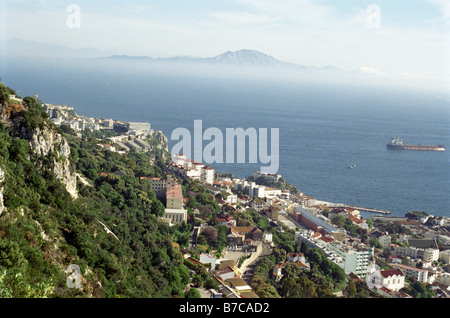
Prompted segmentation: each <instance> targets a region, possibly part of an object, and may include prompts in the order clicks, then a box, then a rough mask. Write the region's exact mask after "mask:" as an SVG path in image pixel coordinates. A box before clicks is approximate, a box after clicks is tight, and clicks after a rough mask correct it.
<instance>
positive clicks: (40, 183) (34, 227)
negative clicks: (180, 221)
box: [0, 86, 197, 297]
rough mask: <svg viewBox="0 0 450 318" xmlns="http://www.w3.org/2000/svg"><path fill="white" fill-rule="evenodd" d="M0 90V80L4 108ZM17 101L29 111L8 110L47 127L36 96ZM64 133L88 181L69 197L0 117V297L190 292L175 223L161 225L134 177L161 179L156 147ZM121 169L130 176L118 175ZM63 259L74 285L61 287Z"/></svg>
mask: <svg viewBox="0 0 450 318" xmlns="http://www.w3.org/2000/svg"><path fill="white" fill-rule="evenodd" d="M3 92H4V86H3V87H2V94H1V96H2V99H3V102H2V105H3V106H5V105H7V104H8V97H7V95H6V94H3ZM9 92H10V91H9V89H8V91H7V93H9ZM3 95H5V96H3ZM24 103H25V104H26V105H25V106H26V110H24V111H22V112H21V113H19V114H15V115H16V116H18V117H20V118H21V122H20V125H19V126H20V127H24V128H25V129H27V130H32V129H35V128H36V127H48V128H49V129H54V127H52V125H51V124H49V123H48V121H47V116H46V115H45V114H44V113H43V112H42V108H41V106H40V105H39V104H38V103H36V101H35V99H34V98H31V97H27V98H24ZM59 132H60V133H62V131H59ZM65 137H66V138H67V139H68V141H69V144H70V146H71V150H72V152H71V161H72V162H73V164H74V166H75V165H76V170H77V171H79V172H80V173H81V174H82V175H83V176H84V179H85V182H79V184H78V189H79V194H80V195H79V197H78V199H76V200H73V199H72V198H71V196H70V195H69V193H68V192H67V191H66V189H65V188H64V186H63V185H62V184H61V183H60V182H59V181H58V180H56V178H55V175H54V174H53V172H51V171H50V170H49V169H45V168H43V169H38V168H37V165H36V164H35V162H32V161H30V156H29V154H30V149H29V147H30V146H29V143H28V142H27V140H25V139H21V138H19V135H18V134H17V132H16V131H13V130H11V131H10V130H9V129H7V128H5V126H4V125H3V124H0V168H1V169H2V170H3V171H4V174H5V182H4V183H3V186H4V190H3V196H4V206H5V208H6V209H5V210H4V211H3V213H2V214H1V216H0V297H172V296H179V297H183V296H187V297H189V296H190V295H191V296H193V297H194V296H197V294H196V293H195V292H194V291H186V289H185V287H186V285H187V284H188V283H189V280H190V278H189V269H188V267H187V266H186V265H185V264H184V260H183V257H182V256H181V254H180V253H179V251H178V250H177V249H176V248H174V247H173V244H172V240H171V237H172V236H173V235H174V231H176V229H171V228H169V227H168V225H166V224H164V223H160V222H158V220H157V216H158V215H161V213H162V211H164V206H163V203H162V202H161V201H160V200H159V199H158V198H156V196H155V193H154V192H153V191H152V190H151V187H150V184H149V183H148V181H146V180H140V179H139V176H143V175H145V176H162V174H163V171H162V167H163V166H164V164H165V163H164V160H163V159H162V156H161V151H162V150H161V151H158V150H157V151H155V152H154V153H145V154H136V153H131V154H129V155H127V156H121V155H119V154H116V153H112V152H110V151H106V150H101V148H99V147H98V146H97V143H98V142H99V141H98V140H97V139H96V138H95V137H93V136H89V135H86V136H84V137H83V138H77V137H75V136H74V135H71V134H67V133H66V134H65ZM150 159H152V160H153V161H154V162H155V164H153V165H150V164H149V160H150ZM119 169H120V170H123V171H125V172H126V173H127V174H126V175H123V176H122V175H121V176H116V175H115V174H114V173H113V172H114V171H116V170H119ZM99 172H104V173H106V174H107V176H103V177H98V173H99ZM86 181H87V182H86ZM100 222H102V223H103V224H105V225H106V226H107V227H108V228H109V229H110V230H111V231H112V232H113V233H114V235H116V237H117V239H116V238H115V237H114V236H113V235H111V234H108V233H107V232H106V231H105V229H104V228H103V225H102V224H101V223H100ZM70 264H76V265H78V266H79V268H80V270H81V275H82V279H81V289H77V288H68V287H67V274H66V272H65V271H66V269H67V267H68V266H69V265H70Z"/></svg>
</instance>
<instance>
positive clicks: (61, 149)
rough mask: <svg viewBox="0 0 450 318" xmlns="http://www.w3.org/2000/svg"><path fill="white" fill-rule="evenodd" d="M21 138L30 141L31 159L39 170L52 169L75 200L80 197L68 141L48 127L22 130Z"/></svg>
mask: <svg viewBox="0 0 450 318" xmlns="http://www.w3.org/2000/svg"><path fill="white" fill-rule="evenodd" d="M21 136H22V137H23V138H24V139H26V140H28V143H29V145H30V151H31V158H30V159H32V160H33V161H34V162H35V163H36V165H37V167H38V169H50V170H51V171H52V172H53V173H54V174H55V176H56V179H58V180H59V181H60V182H62V183H63V184H64V185H65V187H66V190H67V192H69V193H70V195H71V196H72V197H73V198H77V197H78V191H77V176H76V171H75V168H74V166H73V164H72V163H71V161H70V147H69V144H68V142H67V140H66V139H65V138H64V137H63V136H62V135H61V134H59V133H57V132H55V131H54V130H52V129H51V128H50V127H49V126H48V125H44V127H43V128H40V127H38V128H35V129H33V130H27V129H25V128H22V130H21Z"/></svg>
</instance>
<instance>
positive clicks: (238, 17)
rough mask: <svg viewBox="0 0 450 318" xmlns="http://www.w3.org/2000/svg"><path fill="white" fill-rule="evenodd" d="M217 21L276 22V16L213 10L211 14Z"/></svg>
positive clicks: (233, 23)
mask: <svg viewBox="0 0 450 318" xmlns="http://www.w3.org/2000/svg"><path fill="white" fill-rule="evenodd" d="M209 15H210V16H211V17H212V18H213V19H215V20H216V21H217V20H218V21H221V22H223V23H226V24H230V25H242V24H261V23H262V24H265V23H273V22H276V21H277V19H276V18H275V17H271V16H269V15H266V14H255V13H249V12H231V11H230V12H213V13H210V14H209Z"/></svg>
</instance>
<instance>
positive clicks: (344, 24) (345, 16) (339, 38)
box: [0, 0, 450, 78]
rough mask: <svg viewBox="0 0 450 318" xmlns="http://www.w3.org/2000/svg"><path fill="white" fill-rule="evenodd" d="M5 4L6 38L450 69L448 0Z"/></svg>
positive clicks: (114, 50) (412, 70) (19, 0)
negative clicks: (243, 51)
mask: <svg viewBox="0 0 450 318" xmlns="http://www.w3.org/2000/svg"><path fill="white" fill-rule="evenodd" d="M72 4H73V5H75V6H70V5H72ZM73 8H75V9H79V10H80V11H79V16H78V15H77V14H78V11H77V10H75V11H73V10H72V9H73ZM0 10H1V13H0V20H1V22H0V27H1V38H2V40H8V39H22V40H28V41H37V42H43V43H55V44H60V45H64V46H67V47H70V48H86V47H89V48H95V49H99V50H103V51H105V52H107V53H111V54H128V55H147V56H153V57H169V56H176V55H193V56H200V57H209V56H215V55H219V54H221V53H224V52H226V51H229V50H231V51H235V50H239V49H255V50H259V51H262V52H264V53H266V54H269V55H272V56H273V57H275V58H277V59H279V60H282V61H285V62H292V63H296V64H300V65H308V66H309V65H315V66H323V65H335V66H337V67H340V68H344V69H360V70H361V69H362V70H365V71H367V72H373V73H391V72H392V73H396V74H401V75H405V76H406V75H407V74H413V75H420V76H440V77H445V78H448V77H449V74H450V59H449V56H450V37H449V34H450V33H449V31H450V30H449V29H450V1H448V0H380V1H364V0H337V1H336V0H333V1H331V0H329V1H326V0H316V1H313V0H227V1H225V0H224V1H214V0H149V1H145V0H140V1H138V0H128V1H118V0H98V1H87V0H80V1H76V0H72V1H61V0H40V1H37V0H14V1H10V0H0ZM78 18H79V20H78ZM78 22H79V23H78Z"/></svg>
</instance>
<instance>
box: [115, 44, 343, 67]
mask: <svg viewBox="0 0 450 318" xmlns="http://www.w3.org/2000/svg"><path fill="white" fill-rule="evenodd" d="M106 59H110V60H123V61H124V60H129V61H133V60H134V61H153V62H167V63H199V64H203V65H229V66H260V67H275V68H284V69H298V70H328V71H330V70H337V68H336V67H334V66H324V67H315V66H311V67H307V66H302V65H296V64H292V63H287V62H282V61H279V60H277V59H276V58H274V57H272V56H270V55H267V54H265V53H262V52H259V51H256V50H245V49H244V50H239V51H234V52H232V51H228V52H225V53H223V54H220V55H218V56H215V57H207V58H200V57H192V56H176V57H169V58H153V57H149V56H129V55H113V56H109V57H107V58H106Z"/></svg>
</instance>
